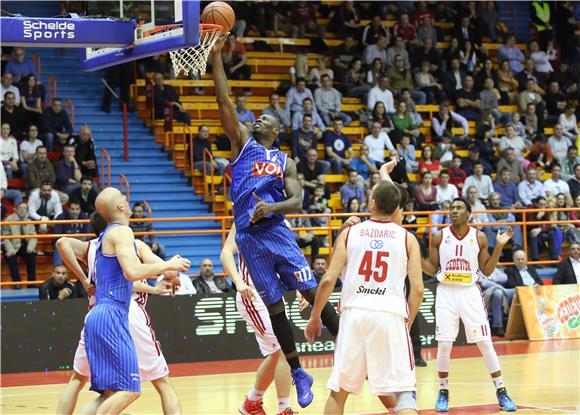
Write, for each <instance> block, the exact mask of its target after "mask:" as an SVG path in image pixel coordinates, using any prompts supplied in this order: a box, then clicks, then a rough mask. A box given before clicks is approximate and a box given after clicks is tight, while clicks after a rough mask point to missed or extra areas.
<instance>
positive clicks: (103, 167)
mask: <svg viewBox="0 0 580 415" xmlns="http://www.w3.org/2000/svg"><path fill="white" fill-rule="evenodd" d="M105 160H107V163H106V164H105ZM105 170H107V181H106V182H105ZM110 186H111V156H110V155H109V152H108V151H107V149H106V148H104V147H103V148H102V149H101V181H100V183H99V187H100V188H101V189H104V188H105V187H110Z"/></svg>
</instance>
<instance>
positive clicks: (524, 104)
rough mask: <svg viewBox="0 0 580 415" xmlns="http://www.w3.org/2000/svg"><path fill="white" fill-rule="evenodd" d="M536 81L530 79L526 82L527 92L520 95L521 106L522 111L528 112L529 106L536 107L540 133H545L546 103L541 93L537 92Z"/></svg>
mask: <svg viewBox="0 0 580 415" xmlns="http://www.w3.org/2000/svg"><path fill="white" fill-rule="evenodd" d="M535 86H536V81H535V80H534V79H533V78H528V80H527V81H526V90H525V91H522V92H521V93H520V99H519V105H520V111H522V112H523V111H526V110H527V108H528V105H529V104H533V105H534V107H536V114H537V116H538V131H539V132H540V133H543V132H544V111H545V109H546V103H545V102H544V101H543V100H542V97H541V95H540V94H539V93H537V92H535Z"/></svg>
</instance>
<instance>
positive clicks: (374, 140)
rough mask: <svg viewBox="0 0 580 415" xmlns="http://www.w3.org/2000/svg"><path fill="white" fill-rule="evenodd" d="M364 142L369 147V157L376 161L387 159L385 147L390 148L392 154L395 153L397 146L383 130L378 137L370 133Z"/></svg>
mask: <svg viewBox="0 0 580 415" xmlns="http://www.w3.org/2000/svg"><path fill="white" fill-rule="evenodd" d="M364 143H365V144H366V145H367V146H368V147H369V157H370V158H371V159H373V160H374V161H383V160H384V159H385V148H386V149H388V150H389V151H390V152H391V154H395V153H396V152H397V150H395V146H393V143H392V141H391V139H390V138H389V136H388V135H387V133H385V132H384V131H381V132H380V133H379V136H378V137H375V136H373V135H372V134H369V135H367V136H366V137H365V139H364Z"/></svg>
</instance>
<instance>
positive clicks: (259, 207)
mask: <svg viewBox="0 0 580 415" xmlns="http://www.w3.org/2000/svg"><path fill="white" fill-rule="evenodd" d="M252 196H254V199H256V200H257V201H258V203H257V204H256V206H254V213H253V214H252V218H251V219H250V222H251V223H255V222H257V221H259V220H260V219H262V218H265V217H266V216H268V215H269V214H270V213H272V211H273V209H272V205H271V204H270V203H266V202H264V199H262V198H261V197H260V196H258V195H257V194H256V193H252Z"/></svg>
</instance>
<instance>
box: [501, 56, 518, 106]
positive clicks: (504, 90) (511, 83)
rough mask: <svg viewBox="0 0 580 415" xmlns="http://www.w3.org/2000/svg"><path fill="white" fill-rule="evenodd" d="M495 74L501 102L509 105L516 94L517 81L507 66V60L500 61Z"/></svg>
mask: <svg viewBox="0 0 580 415" xmlns="http://www.w3.org/2000/svg"><path fill="white" fill-rule="evenodd" d="M496 74H497V87H498V89H499V91H500V93H501V94H502V101H503V102H502V103H503V104H505V105H509V104H511V103H513V102H514V100H515V98H516V96H517V90H518V81H517V80H516V78H515V77H514V74H513V72H512V71H511V70H510V68H509V63H508V61H501V63H500V65H499V69H498V70H497V72H496Z"/></svg>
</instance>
